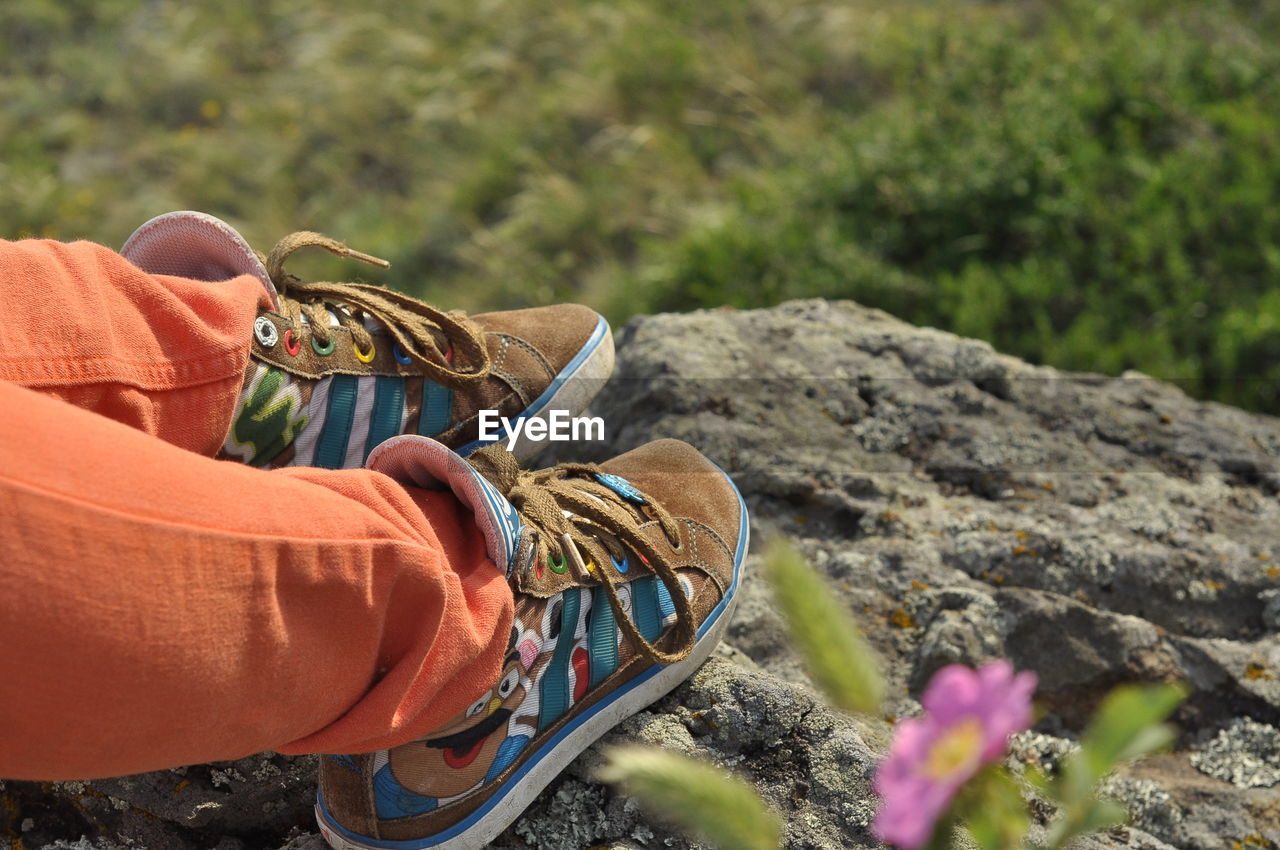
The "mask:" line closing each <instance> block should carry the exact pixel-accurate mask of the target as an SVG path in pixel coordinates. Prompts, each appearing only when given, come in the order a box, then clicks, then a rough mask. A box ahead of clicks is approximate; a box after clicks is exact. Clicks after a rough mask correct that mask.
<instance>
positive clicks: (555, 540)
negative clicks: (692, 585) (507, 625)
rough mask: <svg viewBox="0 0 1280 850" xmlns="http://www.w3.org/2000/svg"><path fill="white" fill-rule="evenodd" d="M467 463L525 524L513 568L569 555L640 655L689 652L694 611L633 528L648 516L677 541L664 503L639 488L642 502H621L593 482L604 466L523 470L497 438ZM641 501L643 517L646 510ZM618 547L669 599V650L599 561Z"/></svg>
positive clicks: (618, 554)
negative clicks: (654, 638)
mask: <svg viewBox="0 0 1280 850" xmlns="http://www.w3.org/2000/svg"><path fill="white" fill-rule="evenodd" d="M468 462H469V463H470V464H471V465H472V466H473V467H475V469H476V471H478V472H479V473H480V474H481V475H483V476H484V477H485V479H486V480H488V481H489V482H490V483H491V484H493V486H494V487H496V488H498V491H499V492H500V493H502V495H503V496H505V497H506V498H507V501H509V502H511V504H512V505H513V506H514V507H515V509H516V510H517V511H518V512H519V513H520V517H521V519H523V520H524V522H525V525H526V526H528V529H529V530H528V531H527V532H526V534H525V536H524V540H523V541H522V543H521V551H520V552H518V553H517V555H516V563H518V564H521V567H519V569H522V570H530V569H533V568H534V566H535V565H536V564H537V563H538V562H539V561H542V562H543V563H547V561H548V559H552V558H554V560H555V561H556V563H560V562H561V559H563V558H568V560H569V562H570V563H571V564H573V569H574V573H575V575H576V576H577V578H578V580H579V581H580V582H582V583H584V584H599V585H600V586H601V587H603V588H604V592H605V595H606V596H608V598H609V605H610V607H612V608H613V613H614V619H615V620H616V621H617V623H618V625H619V627H620V628H621V629H622V631H623V633H624V634H625V635H626V636H627V637H628V638H630V640H631V642H632V645H633V646H634V647H635V648H636V651H637V652H638V653H639V654H640V655H642V656H644V657H645V658H648V659H649V660H650V661H652V662H654V663H655V664H672V663H674V662H676V661H680V660H681V659H683V658H685V657H686V656H688V655H689V653H690V652H691V651H692V650H693V643H694V639H695V636H696V629H695V627H694V623H693V609H692V607H691V606H690V604H689V599H688V598H687V597H686V596H685V595H684V589H683V588H682V587H681V586H680V579H679V578H678V577H677V576H676V573H675V570H674V569H672V567H671V565H670V563H668V561H667V559H666V558H665V557H663V555H662V554H661V553H659V552H658V550H657V549H656V548H655V547H654V546H653V544H652V543H650V542H649V540H648V539H647V538H646V537H645V535H644V534H643V533H642V532H641V530H640V524H641V523H643V522H647V521H648V520H649V519H650V518H652V519H653V520H655V521H657V523H658V526H659V527H660V528H661V529H662V531H663V533H664V534H665V535H666V536H667V540H668V541H670V542H671V544H672V545H673V546H678V545H679V540H680V538H679V529H678V527H677V524H676V520H675V519H674V518H673V517H672V516H671V514H670V513H668V512H667V510H666V509H665V508H663V507H662V506H661V505H659V504H658V503H657V502H655V501H654V500H653V499H651V498H649V497H648V496H644V494H640V495H641V496H642V497H643V498H644V503H643V505H637V504H634V503H631V502H628V501H627V500H626V499H624V498H623V497H622V496H620V495H619V494H618V493H616V492H615V491H614V490H613V489H611V488H609V487H606V486H605V485H604V484H601V483H600V482H599V481H597V480H596V478H595V475H597V474H601V475H603V474H605V472H604V470H602V469H600V468H599V467H598V466H596V465H595V464H590V463H563V464H560V465H559V466H554V467H551V468H549V469H542V470H538V471H536V472H527V471H525V470H522V469H520V465H519V463H518V462H517V461H516V459H515V456H514V455H512V454H511V453H510V452H509V451H507V450H506V449H504V448H502V447H501V446H499V445H496V444H495V445H491V446H486V447H484V448H482V449H480V450H479V451H477V452H475V453H474V454H473V455H471V457H470V458H468ZM641 507H644V508H646V509H647V510H648V514H649V515H650V516H645V515H644V514H643V513H642V512H641V511H640V508H641ZM566 512H568V514H570V515H569V516H566V515H565V513H566ZM624 547H625V548H630V549H631V550H632V551H633V552H635V553H637V554H638V555H640V556H641V557H642V559H643V560H644V561H645V562H646V566H648V567H649V569H651V570H653V573H654V575H656V576H657V577H658V579H659V580H660V581H661V582H662V583H663V585H664V586H665V587H666V588H667V592H668V593H669V594H670V596H671V601H672V602H673V603H674V604H675V608H676V624H675V637H674V638H673V640H674V645H675V647H676V648H675V649H674V650H673V651H671V652H664V651H663V650H660V649H658V648H657V647H656V646H654V645H653V644H652V643H650V642H649V641H648V640H646V639H645V638H644V636H643V635H641V634H640V630H639V629H638V628H636V625H635V623H634V622H632V620H631V618H630V617H628V616H627V615H626V612H625V610H624V608H623V605H622V601H621V600H620V599H619V598H618V590H617V587H618V585H619V584H621V583H622V582H620V581H618V579H617V577H616V575H615V573H614V570H612V569H608V568H606V567H605V566H603V565H606V564H610V563H611V561H610V559H611V558H616V559H617V560H618V561H621V560H622V559H623V558H625V557H627V552H626V551H625V548H624ZM556 554H558V555H559V557H555V555H556ZM584 555H585V556H586V558H585V560H584V558H583V556H584ZM588 561H589V562H591V564H592V566H591V567H588V565H587V562H588Z"/></svg>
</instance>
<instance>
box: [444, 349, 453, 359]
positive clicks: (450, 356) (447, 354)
mask: <svg viewBox="0 0 1280 850" xmlns="http://www.w3.org/2000/svg"><path fill="white" fill-rule="evenodd" d="M444 362H446V363H452V362H453V346H452V345H451V346H449V350H448V351H446V352H445V353H444Z"/></svg>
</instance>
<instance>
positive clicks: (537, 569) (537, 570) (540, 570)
mask: <svg viewBox="0 0 1280 850" xmlns="http://www.w3.org/2000/svg"><path fill="white" fill-rule="evenodd" d="M546 571H547V569H546V567H544V566H543V565H542V559H541V558H539V559H538V563H537V564H536V565H534V568H533V574H534V575H535V576H537V577H538V578H542V576H543V575H544V574H545V573H546Z"/></svg>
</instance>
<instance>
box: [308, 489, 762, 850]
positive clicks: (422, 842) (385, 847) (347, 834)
mask: <svg viewBox="0 0 1280 850" xmlns="http://www.w3.org/2000/svg"><path fill="white" fill-rule="evenodd" d="M712 465H713V466H715V464H712ZM716 469H720V467H719V466H716ZM720 474H721V475H724V477H725V480H727V481H728V482H729V486H730V487H733V492H734V493H736V494H737V495H738V508H739V517H740V518H739V522H740V525H739V534H738V547H737V550H736V551H735V552H734V555H733V581H732V582H731V583H730V584H729V587H728V589H727V590H726V591H725V595H724V598H723V599H721V600H720V602H719V603H718V604H717V605H716V607H715V608H713V609H711V613H710V615H708V617H707V619H706V620H705V621H703V623H702V625H701V626H699V627H698V637H699V638H701V637H702V636H703V635H705V634H706V633H707V632H708V631H709V630H710V629H711V626H712V625H714V624H715V622H716V621H717V620H719V619H720V617H721V616H723V615H724V613H725V611H726V609H727V608H728V607H729V603H730V602H731V601H732V600H733V597H734V595H735V594H737V592H738V585H739V583H740V581H741V579H742V561H743V559H744V557H745V555H746V546H747V540H748V538H749V536H750V534H749V526H748V523H749V519H748V517H747V503H746V501H744V500H743V498H742V493H741V491H739V490H738V485H736V484H734V483H733V479H732V478H729V476H728V475H725V473H724V470H723V469H720ZM662 670H663V668H662V667H660V666H658V665H656V664H655V665H654V666H653V667H651V668H649V670H648V671H647V672H644V673H641V674H640V675H639V676H636V677H635V678H634V679H632V680H631V681H630V682H628V683H627V684H626V685H624V686H623V687H622V688H620V689H619V690H617V691H614V693H613V695H612V697H611V698H610V699H605V700H601V701H600V702H598V703H596V704H595V705H593V706H591V708H589V709H588V710H587V711H585V712H583V713H582V714H581V715H579V716H578V717H576V718H574V719H573V721H572V722H571V723H569V724H567V725H566V726H565V727H564V728H563V729H561V730H560V731H559V732H557V733H556V734H555V735H553V736H552V737H551V738H549V739H547V740H546V741H545V742H544V743H543V744H542V746H540V747H538V750H537V752H535V753H534V754H533V755H532V756H530V757H529V758H528V759H526V760H525V763H524V764H523V765H521V767H520V769H519V770H518V771H516V772H515V773H514V774H512V775H511V776H510V777H508V778H507V781H505V782H503V783H502V785H500V786H499V787H498V788H497V790H496V791H494V793H493V794H491V795H490V796H489V799H487V800H485V801H484V803H483V804H481V806H480V808H478V809H476V810H475V811H474V812H472V813H471V814H470V815H468V816H467V817H466V818H464V819H463V820H461V821H459V822H458V823H457V824H455V825H453V826H452V827H450V828H449V829H447V830H445V831H444V832H438V833H436V834H435V835H429V836H427V837H425V838H415V839H407V840H404V841H390V840H386V839H379V838H370V837H369V836H366V835H360V834H358V833H355V832H351V831H350V830H348V829H345V828H344V827H343V826H341V825H340V824H339V823H338V822H337V821H335V820H334V818H333V815H331V814H330V813H329V809H328V807H327V806H325V803H324V800H323V799H322V798H321V797H320V794H319V792H317V793H316V804H317V806H319V808H320V812H321V814H322V816H323V817H324V819H325V824H326V825H327V826H328V827H329V828H330V829H332V830H333V831H334V832H336V833H338V834H339V835H341V836H342V837H344V838H346V839H348V840H349V841H354V842H357V843H359V844H363V845H364V846H366V847H377V848H381V850H427V848H430V847H435V846H437V845H440V844H443V843H444V842H446V841H449V840H452V839H454V838H457V837H458V836H459V835H462V834H463V833H464V832H466V831H467V830H468V829H470V828H471V827H472V826H474V825H475V824H476V823H477V822H479V821H480V820H481V819H482V818H484V816H485V815H487V814H488V813H489V812H490V811H492V809H493V808H494V807H495V806H497V805H498V803H499V802H501V801H502V799H503V798H504V797H505V796H506V795H507V793H509V791H510V789H511V788H512V787H514V786H515V785H516V784H518V783H519V782H520V781H521V780H523V779H524V777H525V774H527V773H528V772H529V771H530V770H531V769H532V768H533V767H534V765H536V764H537V763H538V762H539V761H541V760H542V759H543V758H544V757H545V756H546V755H548V754H549V753H550V752H551V751H552V750H554V749H555V748H556V747H557V746H558V745H559V744H560V742H561V741H562V740H564V739H565V738H566V737H568V736H569V734H570V733H572V732H573V731H575V730H576V729H578V728H579V727H580V726H582V725H583V724H584V723H586V722H587V721H588V720H590V719H591V718H592V717H594V716H595V715H596V714H597V713H598V712H600V711H602V710H603V709H604V708H606V707H607V706H609V705H612V704H613V703H614V702H616V701H617V700H618V699H619V698H620V697H622V696H623V695H624V694H627V693H629V692H631V691H632V690H634V689H635V688H637V687H639V686H640V685H642V684H644V683H645V682H647V681H649V680H650V679H652V678H653V677H654V676H656V675H658V673H660V672H661V671H662Z"/></svg>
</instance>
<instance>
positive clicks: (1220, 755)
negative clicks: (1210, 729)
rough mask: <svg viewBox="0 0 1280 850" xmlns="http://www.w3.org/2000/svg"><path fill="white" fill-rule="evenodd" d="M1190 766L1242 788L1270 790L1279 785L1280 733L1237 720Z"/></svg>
mask: <svg viewBox="0 0 1280 850" xmlns="http://www.w3.org/2000/svg"><path fill="white" fill-rule="evenodd" d="M1191 764H1192V765H1194V766H1195V767H1196V768H1198V769H1199V770H1201V771H1203V772H1204V773H1207V774H1209V775H1210V776H1216V777H1217V778H1218V779H1221V780H1224V781H1226V782H1230V783H1231V784H1232V785H1238V786H1239V787H1241V788H1270V787H1271V786H1272V785H1275V784H1276V783H1278V782H1280V729H1276V727H1274V726H1269V725H1267V724H1266V723H1258V722H1257V721H1254V720H1250V719H1249V718H1247V717H1246V718H1240V719H1238V720H1235V721H1233V722H1232V723H1231V725H1230V726H1228V727H1227V728H1226V729H1223V730H1222V731H1220V732H1219V733H1218V734H1217V735H1216V736H1215V737H1214V738H1213V740H1211V741H1210V742H1209V743H1208V744H1207V745H1205V746H1204V747H1202V748H1201V749H1199V750H1197V751H1196V752H1194V753H1192V754H1191Z"/></svg>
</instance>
